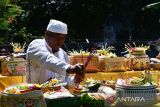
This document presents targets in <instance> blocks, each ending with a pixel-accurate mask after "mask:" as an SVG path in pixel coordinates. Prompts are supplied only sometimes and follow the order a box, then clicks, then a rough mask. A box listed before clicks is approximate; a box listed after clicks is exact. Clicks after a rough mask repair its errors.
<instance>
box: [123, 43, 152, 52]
mask: <svg viewBox="0 0 160 107" xmlns="http://www.w3.org/2000/svg"><path fill="white" fill-rule="evenodd" d="M133 45H134V46H131V45H130V44H129V43H127V44H125V49H126V51H127V52H129V54H133V55H143V54H145V53H146V50H148V49H149V48H150V46H144V45H143V44H142V45H140V46H136V44H135V43H134V42H133Z"/></svg>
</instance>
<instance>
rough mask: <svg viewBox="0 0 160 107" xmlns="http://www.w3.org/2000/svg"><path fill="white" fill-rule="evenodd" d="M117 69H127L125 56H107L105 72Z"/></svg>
mask: <svg viewBox="0 0 160 107" xmlns="http://www.w3.org/2000/svg"><path fill="white" fill-rule="evenodd" d="M101 66H102V65H101ZM117 71H126V62H125V58H124V57H117V58H107V59H106V62H105V72H117Z"/></svg>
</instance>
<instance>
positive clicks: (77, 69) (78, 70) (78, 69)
mask: <svg viewBox="0 0 160 107" xmlns="http://www.w3.org/2000/svg"><path fill="white" fill-rule="evenodd" d="M66 72H68V73H71V74H74V73H75V74H78V75H82V74H83V73H84V65H83V64H79V63H78V64H75V65H73V66H71V67H69V68H68V69H67V71H66Z"/></svg>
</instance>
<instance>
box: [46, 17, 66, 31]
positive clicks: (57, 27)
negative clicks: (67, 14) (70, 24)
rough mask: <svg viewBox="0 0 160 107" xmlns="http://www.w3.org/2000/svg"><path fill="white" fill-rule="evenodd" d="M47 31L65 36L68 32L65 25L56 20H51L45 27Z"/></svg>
mask: <svg viewBox="0 0 160 107" xmlns="http://www.w3.org/2000/svg"><path fill="white" fill-rule="evenodd" d="M47 31H50V32H54V33H61V34H67V32H68V29H67V24H65V23H63V22H61V21H58V20H54V19H51V20H50V22H49V24H48V26H47Z"/></svg>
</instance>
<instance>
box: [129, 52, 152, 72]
mask: <svg viewBox="0 0 160 107" xmlns="http://www.w3.org/2000/svg"><path fill="white" fill-rule="evenodd" d="M131 69H132V70H146V69H150V59H149V57H148V56H147V55H137V56H136V55H135V56H131Z"/></svg>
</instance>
